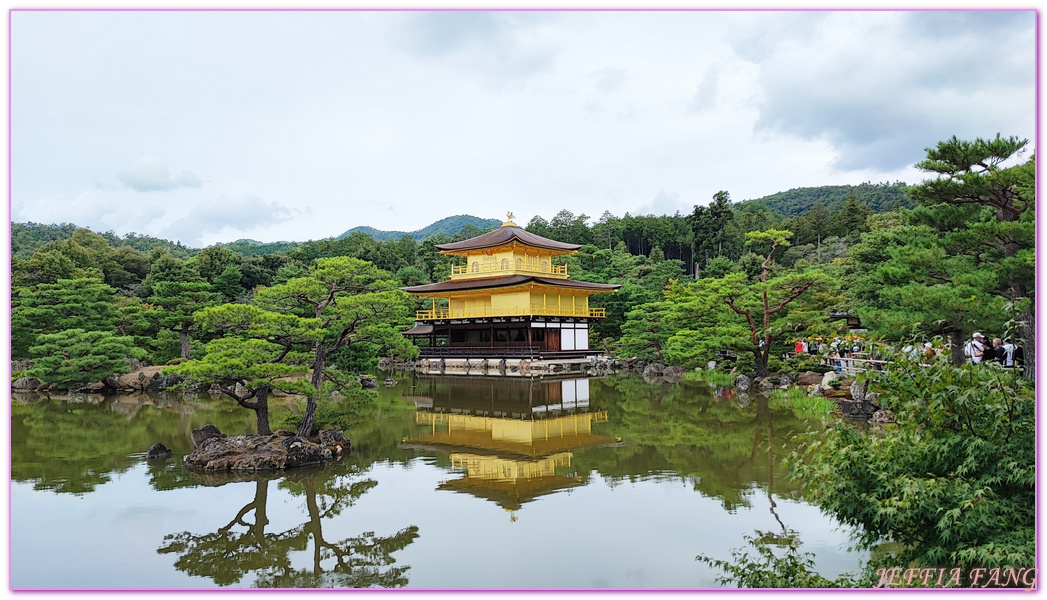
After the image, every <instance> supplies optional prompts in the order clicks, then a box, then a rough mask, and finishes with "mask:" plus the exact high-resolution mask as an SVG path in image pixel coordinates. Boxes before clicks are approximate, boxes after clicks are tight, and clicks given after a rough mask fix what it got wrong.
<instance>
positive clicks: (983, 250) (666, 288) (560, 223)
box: [12, 140, 1035, 366]
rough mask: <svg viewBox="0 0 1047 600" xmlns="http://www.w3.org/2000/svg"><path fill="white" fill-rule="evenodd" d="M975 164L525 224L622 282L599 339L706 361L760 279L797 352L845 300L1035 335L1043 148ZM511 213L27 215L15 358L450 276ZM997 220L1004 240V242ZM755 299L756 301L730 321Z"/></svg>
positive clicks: (159, 341) (592, 273)
mask: <svg viewBox="0 0 1047 600" xmlns="http://www.w3.org/2000/svg"><path fill="white" fill-rule="evenodd" d="M950 143H951V144H953V145H957V144H962V142H959V141H955V140H954V141H951V142H950ZM950 147H951V146H950ZM1021 147H1024V144H1018V142H1017V141H1014V140H995V141H991V143H990V142H987V141H981V140H980V141H978V143H977V144H975V148H976V150H977V152H981V153H983V154H985V153H987V155H988V156H990V157H991V156H996V155H994V154H993V153H997V154H998V155H999V156H1004V157H1009V156H1011V155H1012V154H1013V153H1014V152H1016V151H1017V150H1015V149H1014V148H1018V149H1020V148H1021ZM971 152H974V151H973V150H972V151H971ZM921 164H922V163H921ZM987 164H988V163H987ZM927 165H928V169H932V168H934V169H937V168H939V167H940V165H939V163H937V162H928V163H927ZM965 168H967V167H964V166H962V165H961V166H959V167H957V169H959V171H957V173H958V174H954V173H952V172H949V173H945V174H942V178H940V179H929V180H928V181H927V182H924V183H923V184H921V185H919V186H914V187H912V188H908V189H907V193H909V194H912V196H911V197H912V198H913V200H905V201H904V202H902V201H901V200H898V201H897V204H906V205H912V203H913V201H914V200H919V201H920V206H918V207H917V208H915V209H914V210H908V209H904V208H898V209H894V210H890V211H886V212H877V209H875V208H873V207H872V206H870V205H869V204H867V203H866V202H865V201H863V200H862V198H863V197H873V198H874V201H876V202H877V205H876V206H877V207H878V208H879V209H881V210H882V209H884V208H885V207H887V206H890V205H891V204H890V202H894V200H888V198H893V197H896V196H897V195H898V194H900V193H901V191H902V188H903V186H902V185H901V184H893V185H889V186H887V185H866V186H836V187H825V188H817V190H821V191H820V192H818V193H817V194H814V195H808V196H802V195H794V196H792V198H793V202H794V204H795V206H800V205H801V204H802V203H805V202H808V201H810V202H811V204H810V205H809V208H807V209H806V210H801V211H800V212H799V213H798V214H795V215H794V216H784V215H783V214H781V213H779V212H777V211H776V210H774V209H772V207H771V205H769V204H767V203H764V202H756V201H749V202H743V203H734V202H732V200H731V197H730V194H729V193H728V192H726V191H721V192H718V193H717V194H716V195H715V196H714V198H713V201H712V202H711V203H710V204H708V205H703V206H696V207H695V208H694V210H693V211H692V212H691V213H690V214H687V215H680V214H676V215H671V216H669V215H666V216H654V215H646V216H632V215H629V214H628V213H627V214H625V215H624V216H621V217H618V216H615V215H612V214H611V213H610V212H604V213H603V214H602V215H601V216H600V217H599V218H598V219H593V218H591V217H590V216H589V215H585V214H574V213H572V212H571V211H569V210H566V209H565V210H561V211H560V212H558V213H556V214H555V215H553V216H552V217H551V218H549V219H546V218H544V217H542V216H535V217H534V218H532V219H531V220H530V222H529V223H527V225H526V229H527V230H529V231H531V232H533V233H536V234H538V235H541V236H544V237H548V238H551V239H554V240H559V241H562V242H568V243H574V244H579V245H581V246H582V247H581V248H580V250H579V251H578V252H577V253H575V254H573V255H568V256H564V257H561V258H559V259H557V260H558V261H559V262H560V263H561V264H566V265H567V266H568V271H569V273H570V274H571V277H572V278H575V279H579V280H585V281H593V282H597V283H609V284H620V285H621V286H622V287H621V289H620V290H619V291H618V292H617V293H613V294H596V295H594V296H593V297H592V299H591V302H592V305H593V306H595V307H604V308H606V309H607V318H605V319H602V320H599V321H597V322H596V323H595V324H594V326H593V328H592V331H593V333H594V339H592V340H591V341H590V342H591V347H593V348H601V347H602V348H606V349H608V350H610V351H612V352H620V353H622V354H627V355H630V356H643V357H646V358H652V359H657V360H663V361H669V362H677V363H680V362H683V363H685V364H687V365H691V366H693V365H701V364H704V362H703V361H707V360H708V359H709V357H710V356H711V354H710V353H713V352H715V351H716V350H721V349H724V348H728V349H733V350H735V351H737V352H740V353H744V352H755V351H756V346H754V344H756V342H757V340H758V338H760V336H763V335H770V334H769V333H767V332H766V331H764V330H763V328H762V327H758V328H756V329H753V330H752V331H750V330H749V329H748V327H749V326H748V325H745V323H746V322H750V323H762V322H763V321H764V316H765V315H763V314H762V311H763V309H762V308H761V309H759V310H757V308H758V307H757V308H753V306H756V305H753V306H751V307H749V308H745V305H746V303H747V302H749V301H753V302H755V300H754V299H755V298H757V296H759V295H760V294H757V295H756V296H754V295H753V294H754V293H756V292H754V290H767V291H768V297H769V298H776V297H777V298H778V300H777V301H776V302H774V303H772V304H771V305H769V306H772V307H776V310H777V311H778V312H776V313H775V316H774V318H770V316H767V318H770V320H771V323H772V328H773V329H774V330H775V331H779V334H776V335H777V336H778V337H776V338H775V339H774V340H768V341H767V343H765V344H764V345H763V346H761V347H762V348H764V350H762V351H761V352H771V351H772V349H773V351H774V352H777V353H780V352H784V351H785V350H786V347H785V346H784V345H779V344H781V343H784V342H783V341H782V340H787V339H788V338H789V336H791V335H799V334H801V333H804V332H831V331H837V330H838V329H839V327H838V324H833V323H831V322H830V320H829V317H828V315H829V314H830V313H841V312H851V313H856V314H858V315H859V316H860V318H861V320H862V323H863V324H864V325H865V326H866V327H868V328H869V329H871V330H873V332H874V333H876V334H882V335H884V336H886V337H888V338H889V339H899V338H900V337H901V336H903V335H907V334H911V333H912V328H913V327H917V326H919V327H922V328H923V329H922V330H921V332H922V333H923V334H924V335H944V336H948V337H949V338H950V343H951V344H952V345H953V347H954V348H958V347H959V344H958V342H959V341H962V339H961V338H963V337H964V336H966V335H969V333H970V332H972V331H974V330H975V329H981V330H983V331H991V332H995V333H999V334H1003V333H1004V331H1005V329H1007V328H1008V327H1012V328H1013V327H1017V329H1014V330H1013V331H1014V335H1015V337H1017V338H1019V339H1022V340H1024V341H1025V342H1026V343H1027V345H1026V348H1028V349H1030V350H1031V341H1032V340H1033V334H1032V332H1033V329H1032V316H1031V315H1032V313H1031V308H1030V307H1031V305H1032V300H1033V294H1034V286H1033V284H1032V274H1033V269H1034V265H1035V262H1034V245H1033V241H1032V234H1031V232H1032V223H1033V218H1034V204H1033V202H1032V198H1033V193H1034V187H1033V173H1034V161H1032V160H1029V161H1027V162H1026V163H1024V164H1022V165H1020V166H1018V167H1012V168H1010V169H1003V170H1001V169H998V168H996V167H995V166H993V168H991V169H987V170H983V171H970V172H968V171H964V170H963V169H965ZM968 179H971V180H972V181H971V182H967V180H968ZM991 186H996V187H998V188H1000V189H995V188H992V187H991ZM968 188H970V190H971V191H968ZM986 190H988V191H986ZM795 191H796V190H794V192H795ZM859 192H861V193H859ZM841 193H845V194H846V197H844V198H843V200H842V201H840V202H839V203H838V204H837V203H836V201H835V200H832V199H831V198H836V197H838V196H839V195H840V194H841ZM785 194H788V193H785ZM869 194H872V196H869ZM962 194H967V196H964V195H962ZM779 196H781V197H785V195H784V194H783V195H779ZM983 197H984V198H985V200H984V201H983V200H980V198H983ZM772 198H773V197H772ZM823 198H824V199H829V200H830V201H826V200H823ZM954 198H960V200H955V199H954ZM969 198H979V200H977V201H974V200H970V199H969ZM1001 202H1003V203H1004V204H1001V205H999V206H997V205H998V204H1000V203H1001ZM772 204H773V203H772ZM834 206H838V208H833V207H834ZM794 210H799V209H794ZM475 223H480V224H481V225H484V227H480V226H477V225H476V224H475ZM498 224H499V221H498V220H496V219H488V220H482V219H477V218H475V217H469V216H462V215H459V216H456V217H449V218H447V219H443V220H441V221H439V222H437V223H434V224H433V226H431V227H432V228H437V229H438V228H439V227H452V228H453V227H460V229H459V230H458V232H457V233H456V234H455V235H453V236H452V235H448V234H446V233H435V234H433V235H429V236H427V237H425V238H424V239H422V240H420V241H419V240H416V239H415V238H414V237H413V234H402V235H400V236H399V237H396V238H392V239H385V240H377V239H375V238H373V237H372V236H371V235H368V234H366V233H363V232H361V231H354V232H352V233H349V234H348V235H345V236H342V237H340V238H328V239H323V240H316V241H308V242H300V243H297V242H277V243H272V244H260V243H258V242H254V241H251V240H239V241H237V242H234V243H233V244H225V245H222V244H218V245H214V246H210V247H208V248H205V249H202V250H193V249H189V248H185V247H183V246H180V245H178V244H172V243H171V242H167V241H165V240H159V239H157V238H151V237H148V236H138V235H136V234H128V235H126V236H124V237H122V238H121V237H118V236H116V235H114V234H112V233H111V232H108V233H104V234H97V233H93V232H91V231H89V230H86V229H78V228H76V227H75V226H73V225H70V224H63V225H39V224H33V223H26V224H13V225H12V284H13V287H12V304H13V308H12V310H13V316H12V329H13V338H12V350H13V352H14V356H15V358H30V357H32V355H33V354H34V350H33V348H34V346H39V348H40V349H39V350H37V351H36V352H35V353H37V354H38V353H39V352H43V350H42V349H43V348H44V345H43V344H42V342H43V341H47V340H50V339H51V338H46V337H43V336H47V335H57V334H59V333H61V332H62V331H64V330H72V329H78V330H82V331H92V330H98V328H99V327H101V328H102V329H105V330H107V331H109V332H110V335H114V336H115V335H119V336H121V337H125V336H130V337H132V338H134V340H135V345H136V347H138V348H140V349H144V350H145V351H146V353H147V359H148V360H149V361H152V362H153V363H154V364H157V363H163V362H167V361H170V360H172V359H175V358H178V357H179V356H181V357H183V358H184V357H186V356H188V355H189V354H190V353H191V352H193V351H194V348H197V349H202V348H203V343H204V342H206V341H208V340H209V337H208V336H210V335H212V334H211V333H208V332H205V331H199V332H198V333H197V337H193V335H192V330H193V327H194V325H193V321H192V313H193V311H194V310H197V309H200V308H205V307H207V306H210V305H213V304H220V303H223V302H226V303H236V304H251V303H253V302H255V298H256V294H257V293H259V292H260V291H261V290H263V289H264V288H268V287H272V286H277V285H284V284H288V283H289V282H294V281H297V280H298V279H301V278H304V277H308V276H309V274H310V273H312V272H313V271H314V270H315V269H316V268H317V265H318V264H320V263H321V262H323V261H325V260H328V259H336V258H346V259H354V260H359V261H366V262H367V263H369V264H370V265H372V266H373V267H374V268H376V269H378V270H380V271H381V272H382V273H383V274H379V275H375V277H378V278H379V279H382V280H383V281H387V283H388V285H389V286H390V288H391V289H395V288H396V287H400V286H411V285H418V284H423V283H429V282H436V281H442V280H445V279H447V278H448V277H449V274H450V273H449V272H450V267H451V265H452V264H456V261H458V260H460V259H458V258H456V257H453V256H447V255H444V254H441V253H440V252H439V251H438V250H437V248H436V246H438V245H440V244H445V243H448V242H452V241H458V240H462V239H466V238H469V237H473V236H476V235H479V234H481V233H483V232H484V231H485V230H487V229H489V228H490V227H489V226H497V225H498ZM427 229H429V228H427ZM421 231H425V230H421ZM1000 232H1005V233H1006V235H1007V239H1008V240H1010V241H1009V242H1008V243H1007V244H1000V243H998V241H997V240H998V239H999V235H1001V234H1000ZM416 233H417V232H416ZM354 268H355V267H354ZM960 282H962V284H961V283H960ZM775 286H779V287H778V288H776V287H775ZM726 300H730V301H731V302H734V303H736V304H735V305H734V306H730V305H729V304H725V303H724V302H726ZM399 302H402V303H403V308H404V310H405V311H406V312H405V314H407V313H410V311H411V310H413V309H415V308H419V307H421V300H419V299H417V298H413V297H403V298H401V300H399ZM70 303H71V305H72V304H82V305H83V306H81V308H77V309H76V310H73V309H72V308H69V310H65V309H63V310H64V312H63V313H62V314H66V315H68V314H75V313H77V311H81V312H80V316H79V317H77V318H65V317H62V318H61V319H59V317H58V316H57V315H58V314H59V313H55V312H54V310H55V308H54V307H56V306H57V307H60V306H62V305H63V304H70ZM85 303H86V304H85ZM438 304H439V302H438ZM99 311H100V312H99ZM739 311H741V312H739ZM746 311H748V313H746ZM742 314H749V315H750V316H752V317H753V318H752V320H751V321H740V322H735V321H733V319H734V316H737V315H742ZM732 315H733V316H732ZM1015 323H1017V324H1018V325H1017V326H1015V325H1014V324H1015ZM754 327H755V326H754ZM55 339H56V340H57V339H58V338H55ZM58 341H61V340H58ZM772 341H773V342H774V343H773V344H772V343H771V342H772ZM92 343H93V344H95V345H97V344H98V341H97V340H95V341H94V342H92ZM382 347H384V346H375V347H374V348H370V349H369V350H368V352H371V351H372V350H373V351H374V352H382V351H384V350H382ZM389 347H391V346H389ZM1029 354H1031V351H1028V350H1027V355H1029ZM767 356H771V355H769V354H768V355H767ZM765 358H766V356H765ZM1030 358H1031V357H1030ZM353 360H356V359H355V358H354V359H353ZM1029 362H1030V363H1031V362H1032V361H1031V360H1030V361H1029Z"/></svg>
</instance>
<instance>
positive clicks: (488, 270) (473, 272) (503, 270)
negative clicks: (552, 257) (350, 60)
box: [451, 262, 567, 279]
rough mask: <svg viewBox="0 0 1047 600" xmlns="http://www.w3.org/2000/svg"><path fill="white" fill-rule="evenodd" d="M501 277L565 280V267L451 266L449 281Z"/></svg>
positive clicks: (515, 265)
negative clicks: (535, 276) (519, 276)
mask: <svg viewBox="0 0 1047 600" xmlns="http://www.w3.org/2000/svg"><path fill="white" fill-rule="evenodd" d="M502 275H537V276H539V277H551V278H554V279H567V265H550V264H540V263H530V262H525V263H522V264H520V263H509V264H504V265H503V264H501V263H493V264H490V263H489V264H479V263H477V264H470V265H451V279H470V278H473V277H499V276H502Z"/></svg>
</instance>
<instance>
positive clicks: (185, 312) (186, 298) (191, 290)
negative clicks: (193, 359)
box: [149, 281, 222, 358]
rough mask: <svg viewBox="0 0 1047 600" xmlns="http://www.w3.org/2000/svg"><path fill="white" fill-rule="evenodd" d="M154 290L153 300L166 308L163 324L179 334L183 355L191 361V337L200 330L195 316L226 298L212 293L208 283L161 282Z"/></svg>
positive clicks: (161, 320) (150, 299)
mask: <svg viewBox="0 0 1047 600" xmlns="http://www.w3.org/2000/svg"><path fill="white" fill-rule="evenodd" d="M152 289H153V295H152V296H151V297H150V298H149V301H150V302H152V303H153V304H156V305H157V306H159V307H160V308H161V309H162V312H161V313H160V314H159V321H160V325H161V326H163V327H165V328H167V329H170V330H172V331H176V332H178V334H179V339H180V342H181V356H182V358H189V357H190V345H189V334H190V333H192V332H194V331H195V330H196V327H195V324H194V323H193V313H194V312H195V311H198V310H201V309H204V308H207V307H209V306H213V305H215V304H217V303H218V302H220V301H221V297H222V295H221V294H219V293H217V292H214V291H212V288H211V284H209V283H207V282H206V281H157V282H155V283H153V285H152Z"/></svg>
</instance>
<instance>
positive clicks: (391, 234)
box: [338, 215, 502, 242]
mask: <svg viewBox="0 0 1047 600" xmlns="http://www.w3.org/2000/svg"><path fill="white" fill-rule="evenodd" d="M501 224H502V222H501V221H499V220H498V219H481V218H479V217H474V216H472V215H455V216H453V217H447V218H444V219H440V220H439V221H437V222H435V223H433V224H431V225H428V226H426V227H423V228H421V229H418V230H416V231H382V230H380V229H375V228H374V227H369V226H362V227H353V228H352V229H350V230H349V231H346V232H345V233H343V234H342V235H340V236H338V239H342V238H344V237H349V236H350V235H352V234H353V233H356V232H360V233H366V234H367V235H369V236H371V237H372V238H374V239H375V240H378V241H380V242H382V241H385V240H398V239H400V238H402V237H403V236H405V235H409V236H411V239H413V240H414V241H416V242H420V241H422V240H424V239H425V238H427V237H430V236H434V235H437V234H441V233H442V234H444V235H449V236H454V235H456V234H458V233H459V232H460V231H462V230H463V229H465V228H466V227H470V226H471V227H475V228H477V229H479V230H481V231H484V230H487V229H490V228H492V227H498V226H499V225H501Z"/></svg>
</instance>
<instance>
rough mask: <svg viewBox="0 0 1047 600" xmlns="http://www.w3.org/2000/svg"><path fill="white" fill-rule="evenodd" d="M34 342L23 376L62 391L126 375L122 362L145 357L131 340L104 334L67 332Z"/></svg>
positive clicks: (79, 330)
mask: <svg viewBox="0 0 1047 600" xmlns="http://www.w3.org/2000/svg"><path fill="white" fill-rule="evenodd" d="M36 342H37V345H35V346H33V347H32V348H30V349H29V355H30V356H31V357H32V358H33V368H32V369H29V370H28V371H26V374H27V375H29V376H30V377H36V378H37V379H39V380H41V381H43V382H45V383H51V384H54V385H55V386H56V387H58V388H59V389H63V390H67V389H75V388H77V387H80V386H82V385H85V384H88V383H94V382H98V381H101V380H102V379H104V378H105V377H108V376H110V375H117V374H120V373H128V372H130V370H129V369H128V366H127V361H126V360H125V359H127V358H132V357H133V358H144V357H145V351H144V350H141V349H140V348H136V347H135V345H134V340H132V339H130V338H127V337H121V336H117V335H114V334H111V333H106V332H104V331H84V330H83V329H67V330H64V331H61V332H58V333H51V334H44V335H40V336H38V337H37V339H36Z"/></svg>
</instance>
